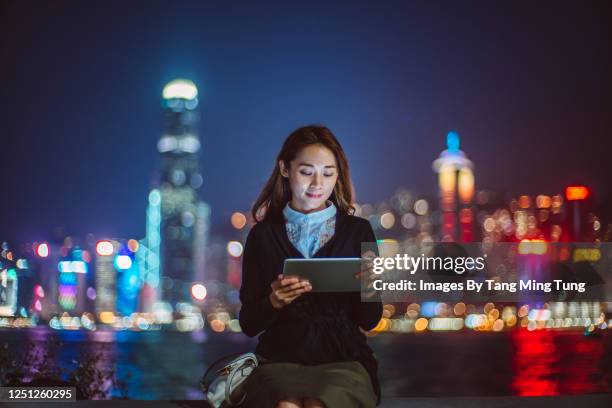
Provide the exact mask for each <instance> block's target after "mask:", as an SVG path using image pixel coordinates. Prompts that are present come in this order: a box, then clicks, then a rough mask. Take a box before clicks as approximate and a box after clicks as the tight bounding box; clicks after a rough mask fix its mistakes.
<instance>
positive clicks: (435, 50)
mask: <svg viewBox="0 0 612 408" xmlns="http://www.w3.org/2000/svg"><path fill="white" fill-rule="evenodd" d="M534 3H537V4H534ZM611 27H612V12H611V8H610V6H609V5H608V4H607V2H603V1H602V2H578V1H576V2H558V1H552V2H545V1H538V2H496V1H483V2H473V1H470V2H466V1H448V2H443V1H436V2H414V1H401V2H400V1H397V2H384V4H382V5H381V4H378V3H377V4H375V3H374V2H371V3H359V4H358V3H356V2H353V1H351V2H345V3H333V4H331V3H330V4H328V2H251V3H248V2H239V1H209V2H203V1H201V2H193V3H192V2H186V1H155V2H153V1H147V2H144V1H143V2H138V1H127V2H126V1H121V2H119V1H116V2H101V1H100V2H83V1H78V2H77V1H75V2H65V1H48V2H47V1H44V2H43V1H36V2H34V1H15V2H6V1H3V2H2V3H1V5H0V74H1V78H2V86H1V87H0V101H2V105H1V107H0V115H1V116H0V126H1V128H0V152H1V154H0V180H1V184H0V186H1V187H0V203H1V204H0V209H1V210H0V240H8V241H10V242H12V243H13V244H17V243H19V242H24V241H33V240H37V239H38V240H41V239H48V238H49V237H50V235H51V234H52V233H53V230H54V228H55V227H57V226H63V227H65V232H66V233H68V234H72V235H76V236H84V235H85V234H86V233H87V232H93V233H95V234H98V235H104V236H113V237H125V238H131V237H135V238H141V237H143V236H144V234H145V206H146V202H147V193H148V191H149V189H150V187H151V182H152V180H153V175H154V173H155V170H156V168H157V165H158V163H159V160H158V159H159V154H158V152H157V150H156V143H157V140H158V138H159V136H160V134H161V131H162V127H161V125H162V114H161V113H162V107H161V91H162V88H163V86H164V84H166V83H167V82H168V81H170V80H172V79H174V78H177V77H184V78H189V79H191V80H193V81H194V82H195V83H196V85H197V86H198V88H199V91H200V105H199V107H200V111H201V116H202V120H201V123H200V127H199V131H200V133H199V134H200V137H201V139H202V144H203V150H202V155H201V165H202V170H203V175H204V186H203V188H202V198H203V199H204V200H206V201H207V202H209V203H210V204H211V206H212V213H213V219H212V220H213V223H214V224H213V225H215V226H218V225H220V224H222V223H227V222H228V219H229V215H230V214H231V212H232V211H234V210H238V209H241V210H246V209H248V208H249V206H250V204H251V203H252V202H253V201H254V199H255V198H256V196H257V194H258V192H259V188H260V187H261V186H262V184H263V183H264V182H265V180H266V178H267V177H268V175H269V174H270V172H271V170H272V166H273V165H274V158H275V156H276V154H277V152H278V150H279V149H280V145H281V143H282V141H283V140H284V138H285V137H286V136H287V135H288V134H289V133H290V132H291V131H292V130H293V129H294V128H296V127H298V126H301V125H304V124H311V123H323V124H326V125H327V126H329V127H330V128H331V129H332V131H334V132H335V133H336V135H337V136H338V138H339V139H340V141H341V142H342V143H343V145H344V148H345V150H346V151H347V154H348V157H349V163H350V165H351V170H352V175H353V179H354V182H355V186H356V189H357V197H358V201H359V202H364V201H380V200H382V199H385V198H388V197H389V196H390V195H392V194H393V192H394V191H395V190H396V189H397V188H398V187H400V186H405V187H408V188H410V189H412V190H415V191H417V192H420V193H423V194H427V195H433V194H434V193H435V188H436V177H435V175H434V173H433V172H432V170H431V162H432V161H433V160H434V159H435V158H436V157H437V156H438V154H439V153H440V151H441V150H443V148H444V147H445V135H446V133H447V132H448V131H449V130H456V131H457V132H459V133H460V135H461V137H462V145H461V148H462V149H463V150H464V151H465V152H466V153H467V154H468V156H469V157H470V158H471V159H472V160H473V161H474V162H475V164H476V173H475V174H476V183H477V188H478V189H483V188H486V189H493V190H496V191H502V192H508V193H513V194H519V193H526V194H537V193H548V194H555V193H558V192H561V191H562V189H563V188H564V187H565V186H566V185H567V184H569V183H572V182H581V183H586V184H587V185H589V186H590V187H591V188H592V190H593V193H594V198H595V199H596V200H597V201H598V202H599V203H604V204H603V205H606V204H605V203H610V198H609V196H610V194H611V193H612V188H611V186H612V183H611V182H610V180H609V178H610V174H612V165H610V164H609V163H610V162H611V161H612V142H611V141H610V136H611V134H610V129H611V128H612V99H611V95H612V93H611V90H612V83H611V82H612V80H611V78H612V75H611V74H612V72H611V64H610V62H611V54H612V52H611V51H612V44H611V42H612V28H611Z"/></svg>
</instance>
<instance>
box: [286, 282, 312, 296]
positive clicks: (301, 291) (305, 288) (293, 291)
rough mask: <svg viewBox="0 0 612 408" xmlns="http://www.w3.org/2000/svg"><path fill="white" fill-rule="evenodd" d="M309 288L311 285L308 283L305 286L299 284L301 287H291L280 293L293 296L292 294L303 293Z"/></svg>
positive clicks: (310, 288) (308, 290)
mask: <svg viewBox="0 0 612 408" xmlns="http://www.w3.org/2000/svg"><path fill="white" fill-rule="evenodd" d="M311 290H312V286H310V284H308V285H305V286H301V287H298V288H295V289H291V290H288V291H285V292H282V295H283V296H284V297H294V296H297V295H300V294H302V293H305V292H310V291H311Z"/></svg>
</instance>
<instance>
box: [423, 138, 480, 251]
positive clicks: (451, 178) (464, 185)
mask: <svg viewBox="0 0 612 408" xmlns="http://www.w3.org/2000/svg"><path fill="white" fill-rule="evenodd" d="M446 145H447V149H446V150H444V151H443V152H442V153H440V157H438V158H437V159H436V160H435V161H434V162H433V170H434V171H435V172H436V173H438V187H439V189H440V210H442V228H441V233H440V238H441V239H442V241H456V240H457V237H459V240H460V241H461V242H471V241H473V240H474V233H473V224H474V214H473V213H474V212H473V209H472V200H473V198H474V173H473V171H472V169H473V168H474V163H473V162H472V161H471V160H470V159H468V158H467V156H466V155H465V153H464V152H462V151H461V150H460V149H459V145H460V140H459V134H458V133H457V132H448V135H447V136H446ZM457 216H458V217H457ZM457 218H458V219H459V223H457ZM457 230H459V231H458V232H457Z"/></svg>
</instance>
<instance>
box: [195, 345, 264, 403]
mask: <svg viewBox="0 0 612 408" xmlns="http://www.w3.org/2000/svg"><path fill="white" fill-rule="evenodd" d="M228 360H229V362H228ZM257 365H258V362H257V356H256V355H255V354H253V353H244V354H231V355H229V356H224V357H221V358H220V359H219V360H217V361H215V362H214V363H212V364H211V365H210V367H208V369H207V370H206V372H205V373H204V376H203V377H202V381H201V386H202V391H204V399H205V400H206V401H207V402H208V403H209V404H210V405H211V406H213V407H214V408H219V407H221V406H222V405H223V403H224V402H225V403H226V404H227V405H226V406H230V407H236V406H239V405H240V404H242V403H243V402H244V400H245V398H246V392H245V391H244V387H243V385H244V381H245V380H246V379H247V377H248V376H249V374H251V373H252V372H253V370H254V369H255V368H256V367H257ZM218 367H220V368H218ZM212 372H214V373H215V375H214V376H212V375H209V374H210V373H212Z"/></svg>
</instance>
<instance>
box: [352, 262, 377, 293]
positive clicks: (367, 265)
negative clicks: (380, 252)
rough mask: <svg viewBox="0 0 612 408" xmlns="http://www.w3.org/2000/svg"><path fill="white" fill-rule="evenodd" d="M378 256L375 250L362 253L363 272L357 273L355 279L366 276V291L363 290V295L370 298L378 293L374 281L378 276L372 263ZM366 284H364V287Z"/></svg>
mask: <svg viewBox="0 0 612 408" xmlns="http://www.w3.org/2000/svg"><path fill="white" fill-rule="evenodd" d="M375 257H376V254H375V253H374V252H373V251H366V252H364V253H363V254H361V272H358V273H356V274H355V279H362V278H364V277H365V279H366V282H364V284H365V288H366V289H365V291H362V292H363V293H362V295H363V296H364V297H366V298H370V297H372V296H374V295H375V294H376V290H374V281H375V280H376V278H377V277H378V275H376V274H375V273H374V267H373V264H372V260H373V259H374V258H375ZM363 287H364V285H362V288H363Z"/></svg>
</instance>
